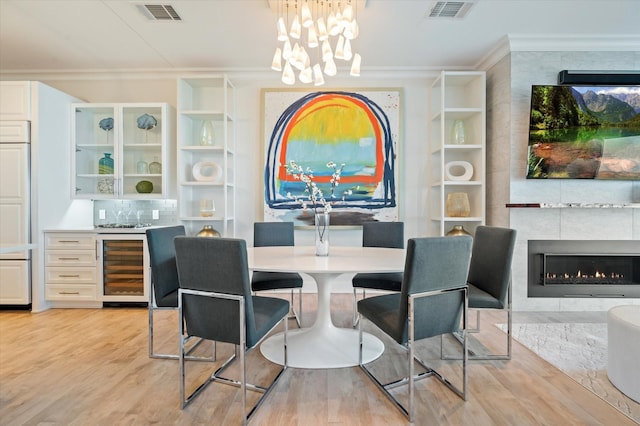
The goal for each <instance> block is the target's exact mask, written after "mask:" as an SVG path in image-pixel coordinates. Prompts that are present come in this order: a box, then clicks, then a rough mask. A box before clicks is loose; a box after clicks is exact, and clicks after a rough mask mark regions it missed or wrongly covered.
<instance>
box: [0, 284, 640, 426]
mask: <svg viewBox="0 0 640 426" xmlns="http://www.w3.org/2000/svg"><path fill="white" fill-rule="evenodd" d="M282 297H285V298H288V295H285V294H283V295H282ZM304 309H305V315H304V319H303V322H304V323H305V324H306V325H309V324H311V322H312V321H313V318H314V313H315V312H314V309H315V296H314V295H312V294H310V295H305V296H304ZM351 309H352V306H351V296H350V295H333V296H332V313H333V319H334V322H335V323H336V324H339V325H341V326H347V325H348V324H349V323H350V321H351V312H352V311H351ZM598 315H599V314H595V316H594V315H589V313H585V314H582V316H581V321H582V322H587V321H591V320H594V319H593V318H595V320H601V318H600V317H598ZM600 316H601V315H600ZM548 317H549V318H551V319H552V320H556V321H562V318H563V316H562V315H561V314H556V313H551V314H550V315H548ZM532 318H534V319H537V320H538V319H545V318H547V317H546V314H545V313H536V314H533V316H532ZM516 319H517V316H516ZM595 320H594V321H595ZM500 322H504V317H503V316H500V315H494V316H492V315H488V316H487V317H486V318H484V317H483V323H482V327H483V332H482V333H481V334H480V335H479V336H474V338H477V339H478V340H477V341H478V343H479V344H481V345H484V346H486V347H491V348H495V347H499V345H501V344H503V343H502V342H503V340H501V339H504V334H503V333H502V332H500V331H499V330H498V329H497V328H496V327H494V326H493V324H495V323H500ZM289 326H290V328H295V327H296V326H295V322H294V321H290V322H289ZM176 327H177V318H176V314H175V312H162V313H160V315H159V316H158V318H157V321H156V333H157V334H156V340H157V344H158V347H159V348H160V349H163V350H167V351H174V350H176V351H177V330H176ZM363 327H365V329H366V330H367V331H370V332H374V333H376V334H377V335H378V336H380V334H379V333H377V332H376V331H375V328H373V327H372V326H371V325H370V324H366V323H365V324H363ZM147 337H148V336H147V310H146V309H142V308H108V309H54V310H49V311H46V312H42V313H37V314H31V313H29V312H15V311H3V312H0V425H39V424H53V425H67V424H82V425H84V424H131V425H147V424H162V425H164V424H167V425H174V424H175V425H190V424H193V425H199V424H220V425H237V424H240V416H241V408H240V392H239V390H238V389H237V388H234V387H230V386H226V385H222V384H217V383H212V384H210V385H209V386H208V387H207V389H205V390H204V391H203V392H202V394H201V395H200V396H198V398H196V400H194V401H193V403H192V404H191V405H190V406H189V407H187V408H186V409H185V410H181V409H180V396H179V366H178V362H177V361H175V360H159V359H150V358H148V352H147V351H148V348H147ZM384 343H385V348H386V349H385V354H384V355H383V357H381V358H380V360H379V361H376V363H374V364H375V365H374V366H373V368H372V369H373V370H377V371H378V372H380V373H382V375H384V376H388V377H397V376H399V375H401V374H402V372H403V371H404V369H405V366H404V365H403V364H404V362H405V360H406V357H405V356H404V355H403V351H402V350H400V349H399V348H398V347H397V346H394V343H393V342H391V341H389V340H384ZM198 350H199V351H201V350H202V351H205V352H206V351H209V350H210V347H209V346H207V347H205V348H203V347H202V346H201V347H200V348H198ZM232 350H233V348H232V347H230V346H227V347H224V346H223V345H218V352H219V353H218V355H219V358H218V361H217V363H189V365H188V370H187V371H188V378H189V379H190V380H192V382H190V383H191V385H192V386H193V385H194V383H195V381H196V380H197V379H199V378H203V377H207V375H208V374H210V372H211V371H212V370H213V369H214V368H215V366H216V365H219V363H221V362H222V361H223V360H224V359H225V358H226V356H228V355H230V354H231V352H232ZM421 350H422V351H423V352H424V354H425V357H426V358H428V359H425V361H428V362H429V363H433V365H434V366H437V368H438V369H439V370H441V371H443V372H446V373H447V374H451V375H454V376H455V375H456V374H458V373H459V371H457V370H456V368H458V367H457V366H456V365H455V363H453V364H451V363H450V362H443V361H440V360H439V359H438V355H437V354H438V353H439V340H437V341H433V342H432V341H429V342H425V343H424V344H423V345H421ZM248 361H249V365H250V367H249V375H250V377H251V380H254V381H259V382H263V381H267V382H268V380H270V379H271V378H272V377H273V376H274V374H275V372H276V371H277V369H278V366H274V365H273V364H271V363H270V362H268V361H267V360H265V359H264V358H263V357H262V355H261V354H260V352H259V350H254V351H252V352H251V353H250V354H249V357H248ZM235 373H237V369H234V368H231V369H230V370H229V374H231V375H233V374H235ZM262 384H265V383H262ZM469 390H470V394H469V400H468V401H466V402H464V401H462V400H461V399H460V398H458V397H457V396H456V395H454V394H453V393H452V392H451V391H450V390H449V389H447V388H446V387H445V386H443V385H442V384H441V383H439V382H438V381H437V380H435V379H433V378H429V379H426V380H422V381H420V382H419V383H418V384H417V395H416V401H417V407H416V424H417V425H423V424H443V425H447V424H449V425H513V424H517V425H539V424H548V425H558V424H594V425H595V424H602V425H613V424H615V425H633V424H635V423H634V422H632V421H631V420H630V419H629V418H627V417H626V416H624V415H623V414H621V413H620V412H618V411H617V410H615V409H614V408H613V407H611V406H610V405H609V404H607V403H606V402H604V401H603V400H601V399H600V398H598V397H597V396H596V395H594V394H592V393H591V392H589V391H587V390H586V389H584V388H583V387H582V386H580V385H579V384H578V383H576V382H575V381H573V380H572V379H570V378H569V377H568V376H566V375H565V374H563V373H562V372H560V371H559V370H558V369H556V368H555V367H553V366H551V365H550V364H549V363H547V362H546V361H544V360H542V359H541V358H539V357H538V356H536V355H535V354H533V353H532V352H531V351H529V350H528V349H526V348H525V347H523V346H522V345H520V344H518V343H517V342H514V355H513V359H512V360H511V361H476V362H471V363H470V366H469ZM394 392H397V393H398V394H401V395H402V394H403V392H404V395H405V396H406V392H405V391H404V390H401V389H398V390H397V391H394ZM257 398H258V395H251V396H250V398H249V403H253V402H255V401H256V400H257ZM252 424H255V425H269V426H272V425H304V426H314V425H366V426H378V425H380V426H383V425H402V424H408V423H407V422H406V420H405V418H404V416H402V415H401V413H400V412H399V411H398V410H397V409H396V408H395V407H394V406H393V404H392V403H391V402H390V401H389V400H387V398H386V397H385V396H384V395H383V394H382V393H381V392H380V391H379V390H378V389H377V388H376V386H375V385H374V384H373V383H372V382H371V380H370V379H369V378H368V377H366V375H365V374H364V373H363V372H362V371H361V370H360V369H359V368H358V367H353V368H342V369H335V370H303V369H294V368H289V369H288V370H287V371H285V373H284V374H283V376H282V378H281V379H280V381H279V383H278V384H277V385H276V387H275V388H274V390H273V392H272V393H271V394H270V395H269V396H268V398H267V399H266V401H265V402H264V404H263V405H262V406H261V407H260V409H259V410H258V412H257V413H256V415H255V417H254V421H253V423H252Z"/></svg>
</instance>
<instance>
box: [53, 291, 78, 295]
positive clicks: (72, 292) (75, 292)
mask: <svg viewBox="0 0 640 426" xmlns="http://www.w3.org/2000/svg"><path fill="white" fill-rule="evenodd" d="M58 294H77V295H80V292H79V291H61V292H59V293H58Z"/></svg>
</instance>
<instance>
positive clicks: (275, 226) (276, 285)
mask: <svg viewBox="0 0 640 426" xmlns="http://www.w3.org/2000/svg"><path fill="white" fill-rule="evenodd" d="M294 244H295V233H294V228H293V222H255V223H254V224H253V246H254V247H267V246H293V245H294ZM302 285H303V280H302V277H301V276H300V274H298V273H295V272H264V271H254V272H253V274H252V276H251V290H252V291H254V292H259V291H265V290H280V289H290V290H291V312H290V314H289V318H293V319H295V320H296V322H297V323H298V327H300V324H301V322H302ZM296 288H297V289H298V312H296V311H295V309H293V290H294V289H296Z"/></svg>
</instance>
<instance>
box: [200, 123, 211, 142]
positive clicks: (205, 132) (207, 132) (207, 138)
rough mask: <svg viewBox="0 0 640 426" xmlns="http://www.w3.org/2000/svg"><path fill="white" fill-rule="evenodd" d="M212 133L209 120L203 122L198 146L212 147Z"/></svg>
mask: <svg viewBox="0 0 640 426" xmlns="http://www.w3.org/2000/svg"><path fill="white" fill-rule="evenodd" d="M213 133H214V132H213V123H211V121H210V120H203V121H202V126H201V127H200V145H202V146H213V143H214V137H213V136H214V135H213Z"/></svg>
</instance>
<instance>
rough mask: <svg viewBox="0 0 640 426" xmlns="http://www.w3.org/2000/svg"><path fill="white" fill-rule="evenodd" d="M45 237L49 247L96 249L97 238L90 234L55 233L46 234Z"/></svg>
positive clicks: (58, 248)
mask: <svg viewBox="0 0 640 426" xmlns="http://www.w3.org/2000/svg"><path fill="white" fill-rule="evenodd" d="M45 239H46V246H45V247H46V248H47V249H56V250H65V249H88V250H95V249H96V243H95V238H94V236H93V235H90V234H67V233H61V234H58V233H53V234H46V236H45Z"/></svg>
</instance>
